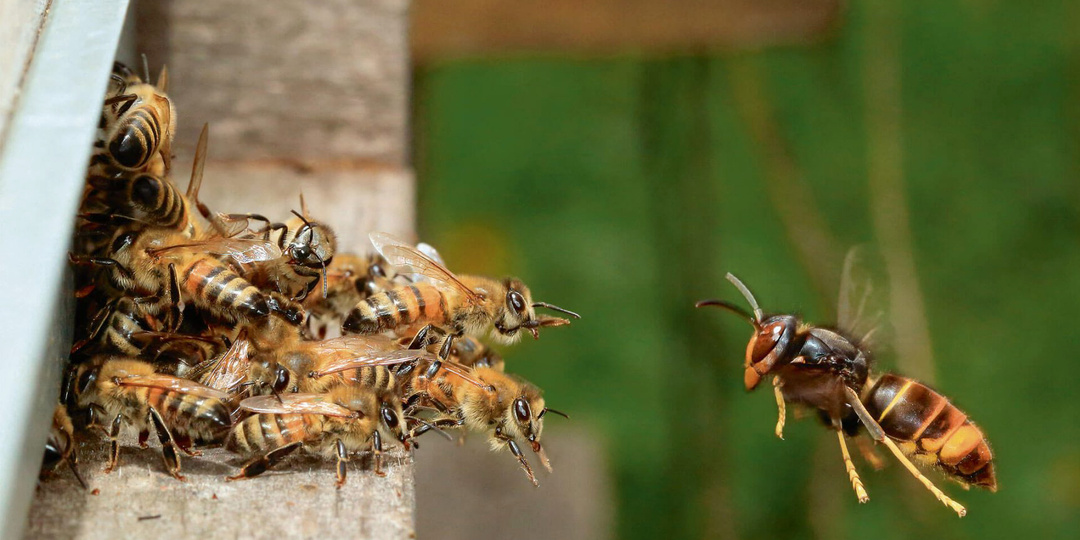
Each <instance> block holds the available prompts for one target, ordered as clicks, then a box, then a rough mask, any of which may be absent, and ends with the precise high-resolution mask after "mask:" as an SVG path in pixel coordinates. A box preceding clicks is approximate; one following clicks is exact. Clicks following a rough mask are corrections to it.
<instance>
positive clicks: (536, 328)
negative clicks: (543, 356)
mask: <svg viewBox="0 0 1080 540" xmlns="http://www.w3.org/2000/svg"><path fill="white" fill-rule="evenodd" d="M503 286H504V287H505V288H506V297H505V299H504V302H503V305H502V306H499V308H498V309H497V310H496V313H495V333H494V334H492V337H494V338H495V339H496V340H497V341H501V342H504V343H512V342H514V341H516V340H517V339H518V338H519V337H521V335H520V333H519V331H520V330H521V329H523V328H524V329H526V330H528V331H529V332H531V333H532V335H533V338H534V339H539V338H540V328H541V327H544V326H562V325H564V324H570V321H569V320H567V319H563V318H559V317H548V316H546V315H540V316H537V315H536V308H538V307H544V308H548V309H552V310H555V311H558V312H561V313H566V314H567V315H570V316H571V317H573V318H575V319H580V318H581V316H580V315H578V314H577V313H574V312H573V311H570V310H567V309H563V308H561V307H558V306H554V305H551V304H548V303H546V302H533V300H532V293H530V292H529V288H528V287H526V286H525V284H524V283H522V282H521V280H519V279H515V278H506V279H504V280H503Z"/></svg>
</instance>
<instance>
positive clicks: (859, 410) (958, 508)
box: [844, 387, 967, 517]
mask: <svg viewBox="0 0 1080 540" xmlns="http://www.w3.org/2000/svg"><path fill="white" fill-rule="evenodd" d="M844 390H845V392H846V394H847V402H848V404H849V405H851V408H853V409H855V414H858V415H859V420H862V423H863V425H865V426H866V430H867V431H868V432H869V433H870V436H871V437H873V438H874V440H875V441H878V442H881V443H884V444H885V446H887V447H889V450H890V451H891V452H892V453H893V455H894V456H896V459H897V460H898V461H900V463H901V464H903V465H904V467H905V468H906V469H907V470H908V472H910V473H911V474H912V476H914V477H915V478H916V479H917V480H918V481H919V482H921V483H922V485H923V486H925V487H926V489H928V490H930V493H933V494H934V496H935V497H937V499H938V500H939V501H941V502H942V503H944V504H945V506H948V507H949V508H952V510H953V511H954V512H956V513H957V514H959V515H960V517H964V515H966V514H967V509H965V508H964V506H963V505H961V504H960V503H958V502H956V501H954V500H952V499H950V498H949V496H948V495H946V494H945V493H944V492H942V491H941V490H940V489H938V487H937V486H935V485H934V483H933V482H931V481H930V480H929V479H928V478H926V476H923V474H922V473H921V472H919V469H917V468H915V465H913V464H912V463H911V461H910V460H908V458H907V456H905V455H904V452H903V451H902V450H900V448H899V447H898V446H896V443H894V442H893V441H892V439H890V438H889V437H888V436H887V435H885V431H884V430H883V429H881V425H880V424H878V423H877V422H876V421H875V420H874V417H873V416H871V415H870V412H869V411H867V410H866V407H865V406H864V405H863V404H862V401H861V400H860V399H859V395H858V394H856V393H855V391H854V390H852V389H851V388H850V387H844Z"/></svg>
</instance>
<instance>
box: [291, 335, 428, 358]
mask: <svg viewBox="0 0 1080 540" xmlns="http://www.w3.org/2000/svg"><path fill="white" fill-rule="evenodd" d="M304 347H307V348H308V350H311V351H313V352H314V353H315V354H319V355H335V354H342V353H345V354H348V353H355V354H354V355H362V354H368V353H374V352H376V351H390V350H394V349H398V350H400V349H401V347H400V346H399V345H398V344H397V342H395V341H394V340H392V339H390V338H388V337H386V336H360V335H354V334H349V335H344V336H339V337H336V338H331V339H323V340H319V341H308V342H305V343H304ZM414 352H415V351H414Z"/></svg>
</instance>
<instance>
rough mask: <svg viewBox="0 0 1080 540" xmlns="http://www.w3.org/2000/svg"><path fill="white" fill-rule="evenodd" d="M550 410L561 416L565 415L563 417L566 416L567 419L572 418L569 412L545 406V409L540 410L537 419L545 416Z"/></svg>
mask: <svg viewBox="0 0 1080 540" xmlns="http://www.w3.org/2000/svg"><path fill="white" fill-rule="evenodd" d="M549 412H551V413H554V414H557V415H559V416H561V417H563V418H565V419H567V420H569V419H570V415H568V414H566V413H564V412H562V411H557V410H555V409H552V408H549V407H544V408H543V409H541V410H540V415H539V416H537V417H536V419H537V420H539V419H541V418H543V417H544V415H545V414H547V413H549Z"/></svg>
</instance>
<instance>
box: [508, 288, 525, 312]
mask: <svg viewBox="0 0 1080 540" xmlns="http://www.w3.org/2000/svg"><path fill="white" fill-rule="evenodd" d="M506 302H507V303H508V304H509V305H510V309H513V310H514V311H515V312H517V313H524V312H525V298H524V297H523V296H521V293H519V292H517V291H513V290H512V291H510V292H508V293H506Z"/></svg>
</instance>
